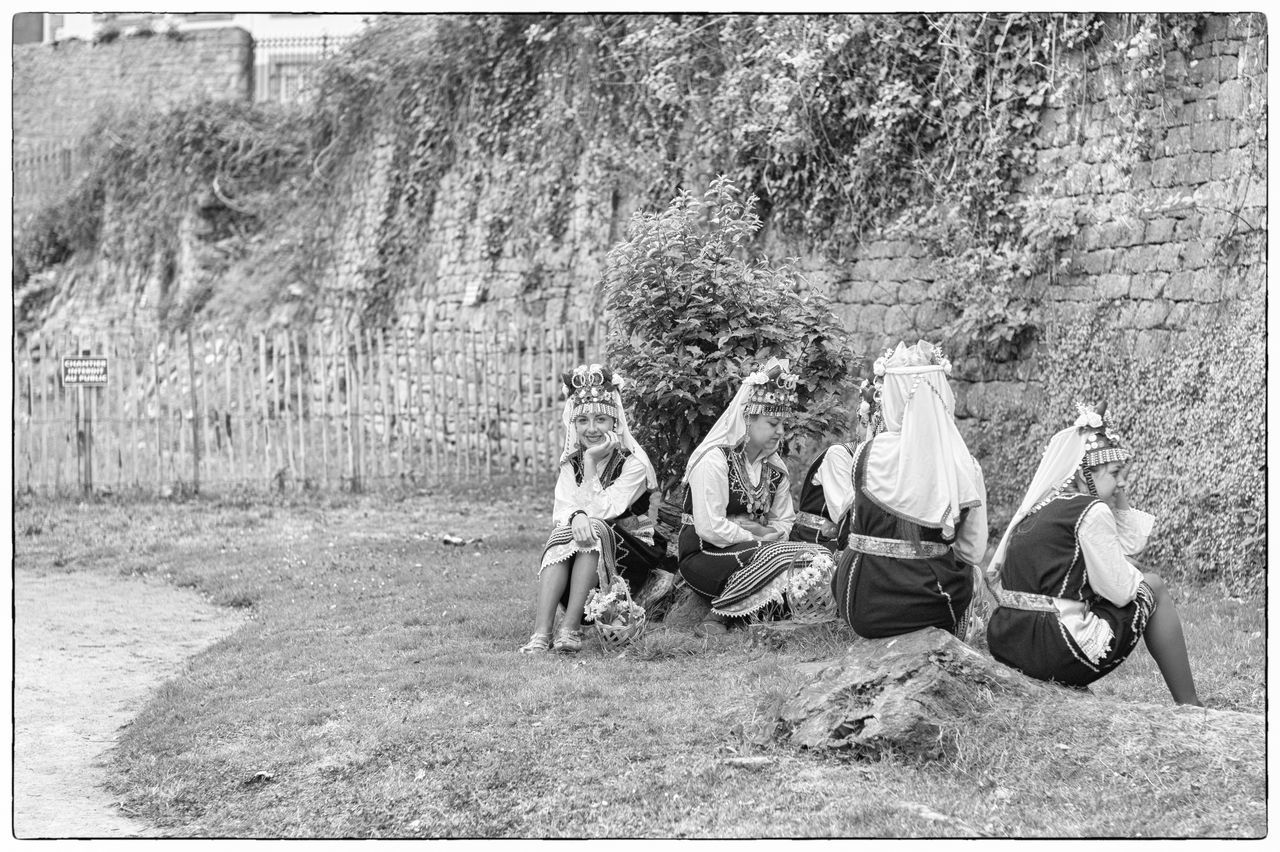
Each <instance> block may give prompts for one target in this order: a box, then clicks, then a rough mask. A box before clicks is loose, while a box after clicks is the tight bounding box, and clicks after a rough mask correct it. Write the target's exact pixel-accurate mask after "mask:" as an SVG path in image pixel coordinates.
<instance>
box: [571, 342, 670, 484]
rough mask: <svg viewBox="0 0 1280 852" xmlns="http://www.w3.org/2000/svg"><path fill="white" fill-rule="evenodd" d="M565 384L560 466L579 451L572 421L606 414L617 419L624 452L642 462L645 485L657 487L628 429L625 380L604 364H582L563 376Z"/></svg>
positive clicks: (651, 465) (656, 478) (656, 480)
mask: <svg viewBox="0 0 1280 852" xmlns="http://www.w3.org/2000/svg"><path fill="white" fill-rule="evenodd" d="M560 380H561V381H562V382H564V389H565V400H564V411H563V412H562V413H561V415H560V422H561V425H562V426H563V427H564V447H563V449H562V450H561V453H560V464H564V463H565V462H567V461H568V460H569V457H570V456H572V455H573V454H574V453H576V452H577V451H578V449H579V448H578V437H577V431H576V430H575V429H574V428H573V419H574V418H575V417H577V416H578V415H580V414H588V415H591V414H606V415H608V416H609V417H612V418H613V419H614V422H615V424H616V426H615V431H616V432H617V434H618V440H619V442H620V443H621V445H622V448H623V449H624V450H626V451H627V452H629V453H631V454H632V455H633V456H636V457H637V458H639V459H640V463H641V464H643V465H644V468H645V481H646V482H647V483H648V486H649V487H650V488H655V487H657V484H658V477H657V473H656V472H655V471H654V469H653V463H652V462H650V461H649V455H648V454H647V453H646V452H645V451H644V448H643V447H641V446H640V445H639V444H638V443H637V442H636V439H635V438H634V437H633V436H632V434H631V428H630V427H629V426H628V425H627V413H626V411H624V410H623V408H622V394H621V393H619V391H620V390H621V388H622V386H623V385H624V383H625V380H624V379H623V378H622V376H621V375H619V374H618V373H615V372H613V371H612V370H610V369H609V368H608V367H606V366H604V365H602V364H582V365H580V366H578V367H574V368H573V369H572V370H570V371H569V372H567V373H563V374H561V376H560Z"/></svg>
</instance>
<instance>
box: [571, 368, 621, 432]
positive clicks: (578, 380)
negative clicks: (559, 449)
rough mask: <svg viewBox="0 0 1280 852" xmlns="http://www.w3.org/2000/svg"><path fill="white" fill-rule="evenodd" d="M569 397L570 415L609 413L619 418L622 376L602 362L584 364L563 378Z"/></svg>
mask: <svg viewBox="0 0 1280 852" xmlns="http://www.w3.org/2000/svg"><path fill="white" fill-rule="evenodd" d="M560 379H561V381H563V382H564V389H565V393H566V394H567V396H568V397H569V406H570V409H569V416H570V417H577V416H578V415H580V414H607V415H608V416H610V417H612V418H614V419H615V420H616V419H617V418H618V412H619V411H620V409H619V407H618V401H619V400H618V394H617V391H619V390H621V389H622V385H623V378H622V376H620V375H618V374H617V373H615V372H613V371H612V370H610V369H609V368H608V367H605V366H603V365H601V364H582V365H581V366H578V367H575V368H574V369H573V370H571V371H569V372H567V373H564V374H563V375H561V377H560Z"/></svg>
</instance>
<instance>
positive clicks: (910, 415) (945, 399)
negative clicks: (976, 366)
mask: <svg viewBox="0 0 1280 852" xmlns="http://www.w3.org/2000/svg"><path fill="white" fill-rule="evenodd" d="M875 369H876V372H877V374H881V373H882V374H883V376H884V380H883V386H882V387H881V389H880V395H881V397H882V399H881V411H880V413H881V416H882V417H883V421H884V431H883V432H881V433H879V434H878V435H876V437H875V440H874V441H872V443H871V446H870V447H869V448H868V449H867V451H866V456H867V464H866V479H865V484H866V492H867V495H868V496H869V497H870V498H871V500H872V501H873V502H875V503H876V504H878V505H879V506H880V507H881V508H883V509H885V510H887V511H889V512H892V513H893V514H895V515H898V516H899V517H902V518H906V519H907V520H909V521H912V522H914V523H917V524H919V525H921V526H924V527H930V528H933V529H941V530H942V533H943V535H944V536H945V537H947V538H950V537H952V536H954V535H955V525H956V521H957V520H958V519H959V517H960V510H961V509H966V508H970V507H973V506H979V505H982V504H984V503H985V502H986V500H987V493H986V483H985V481H984V480H983V477H982V468H981V467H980V466H979V465H978V462H977V461H976V460H975V459H974V458H973V456H972V455H971V454H970V452H969V448H968V447H967V446H966V445H965V442H964V438H963V437H961V435H960V430H959V429H958V428H956V422H955V405H956V403H955V395H954V393H952V390H951V386H950V385H949V384H948V383H947V374H948V373H950V372H951V362H950V361H948V360H947V359H946V357H945V356H943V355H942V353H941V352H940V351H939V350H938V348H937V347H935V346H933V345H932V344H930V343H928V342H926V341H924V340H921V341H919V342H918V343H917V344H916V345H915V346H912V347H907V346H906V345H905V344H903V343H899V344H898V346H897V348H896V349H895V350H893V351H892V352H886V353H885V355H884V356H883V357H882V358H881V359H878V360H877V361H876V366H875Z"/></svg>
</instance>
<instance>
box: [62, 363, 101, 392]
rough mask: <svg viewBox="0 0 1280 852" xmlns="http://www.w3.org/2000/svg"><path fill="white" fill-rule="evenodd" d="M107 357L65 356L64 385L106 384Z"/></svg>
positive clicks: (63, 365) (63, 366) (63, 364)
mask: <svg viewBox="0 0 1280 852" xmlns="http://www.w3.org/2000/svg"><path fill="white" fill-rule="evenodd" d="M106 383H107V359H106V358H63V359H62V385H63V387H66V386H67V385H105V384H106Z"/></svg>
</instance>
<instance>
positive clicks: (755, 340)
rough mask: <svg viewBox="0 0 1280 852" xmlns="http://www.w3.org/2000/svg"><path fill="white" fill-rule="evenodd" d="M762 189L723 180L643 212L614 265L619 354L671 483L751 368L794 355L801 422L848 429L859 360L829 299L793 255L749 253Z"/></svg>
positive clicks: (802, 427) (638, 422)
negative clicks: (747, 189)
mask: <svg viewBox="0 0 1280 852" xmlns="http://www.w3.org/2000/svg"><path fill="white" fill-rule="evenodd" d="M755 204H756V198H755V197H754V196H749V197H747V198H745V199H743V198H741V195H740V193H739V191H738V189H737V188H736V187H735V186H734V185H733V183H732V182H731V181H729V180H727V179H725V178H718V179H716V180H715V181H713V182H712V183H711V186H710V188H709V189H708V190H707V191H706V192H705V193H704V194H703V196H702V197H701V198H696V197H695V196H693V195H692V194H691V193H689V192H682V193H680V195H678V196H677V197H676V198H675V199H674V200H673V201H672V202H671V204H670V205H669V206H668V207H667V208H666V209H665V210H663V211H662V212H660V213H643V212H642V213H637V214H636V215H635V216H634V217H633V218H632V220H631V225H630V228H629V230H628V233H627V239H626V240H625V241H623V242H622V243H620V244H618V245H617V246H615V247H614V248H613V250H612V251H610V252H609V257H608V263H607V267H606V272H605V282H606V286H607V293H608V295H607V300H608V301H607V311H608V317H609V328H610V331H609V339H608V350H607V351H608V357H609V363H610V364H611V365H612V366H613V368H614V369H616V370H617V371H619V372H620V373H622V375H623V376H625V377H627V378H628V379H630V380H632V381H634V383H635V384H634V386H633V387H632V388H631V391H630V393H629V394H628V402H629V404H630V405H631V407H632V409H633V411H634V427H633V428H634V430H635V432H636V433H637V437H638V439H639V440H640V441H641V442H642V443H643V444H644V446H645V448H646V449H647V450H648V451H649V452H650V454H651V457H652V459H653V462H654V465H655V467H656V468H657V470H658V477H659V480H660V482H661V483H662V485H663V487H664V488H669V487H670V486H671V485H673V484H674V483H675V482H676V481H677V480H678V479H679V477H680V475H681V474H682V473H683V470H684V464H685V462H686V460H687V459H688V457H689V454H690V452H692V450H693V448H694V447H695V446H696V445H697V443H698V441H700V440H701V439H702V437H703V436H704V435H706V433H707V432H708V431H709V430H710V428H711V426H712V424H714V423H715V420H716V418H717V417H719V416H720V414H721V412H723V411H724V409H725V406H727V405H728V403H729V400H730V399H731V398H732V397H733V394H734V393H736V392H737V389H738V387H739V385H740V384H741V378H742V376H744V375H745V373H746V372H748V371H749V370H750V368H751V367H752V366H754V365H756V364H759V363H761V362H763V361H765V360H767V359H768V358H769V357H770V356H777V357H785V358H788V359H790V363H791V368H792V371H793V372H796V373H798V374H799V376H800V382H799V384H798V386H797V393H798V396H799V406H798V410H797V413H796V417H795V427H796V431H797V432H798V433H799V434H800V435H802V436H820V435H823V434H827V433H831V432H834V431H843V427H844V426H845V425H846V424H847V423H848V421H849V411H848V409H847V408H846V407H845V399H846V396H847V395H848V394H849V393H850V391H851V390H852V388H853V377H854V376H855V375H857V373H858V372H859V366H860V361H859V358H858V357H857V356H855V355H854V353H853V351H852V350H851V349H850V348H849V345H848V343H847V341H846V336H845V331H844V328H843V326H842V324H841V323H840V321H839V320H838V319H837V318H836V317H835V316H834V314H832V312H831V309H830V302H829V301H828V299H827V298H826V297H825V296H824V295H822V294H820V293H817V292H814V291H812V290H809V289H808V288H806V287H805V286H804V283H803V282H802V280H801V278H800V276H799V274H798V272H797V271H796V269H795V267H794V266H793V265H791V264H790V263H781V264H777V265H775V264H772V263H770V262H769V261H768V260H767V259H764V258H758V259H754V260H750V259H747V257H746V255H747V248H748V245H749V241H750V240H751V238H752V237H753V236H754V235H755V234H756V232H757V231H758V230H759V228H760V218H759V216H757V215H756V214H755V212H754V210H753V207H754V205H755Z"/></svg>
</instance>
